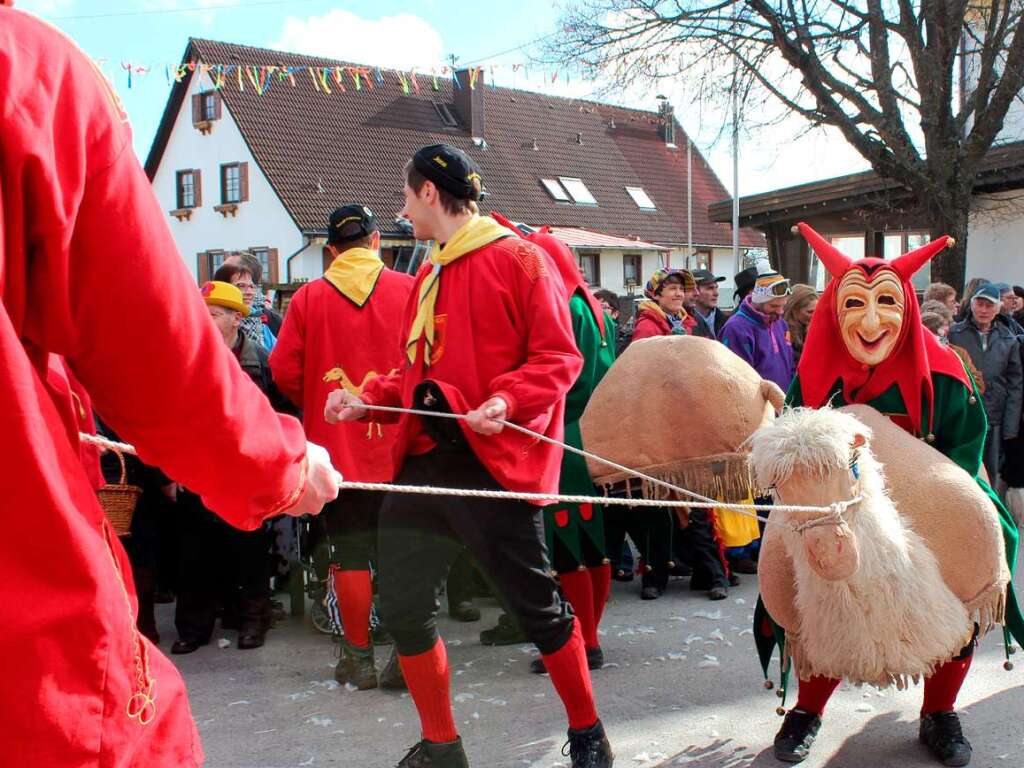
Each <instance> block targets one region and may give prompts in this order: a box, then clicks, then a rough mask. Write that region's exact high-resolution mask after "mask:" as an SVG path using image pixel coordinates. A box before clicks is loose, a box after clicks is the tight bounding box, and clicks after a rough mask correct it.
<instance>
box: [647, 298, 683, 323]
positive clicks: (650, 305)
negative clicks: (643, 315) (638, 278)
mask: <svg viewBox="0 0 1024 768" xmlns="http://www.w3.org/2000/svg"><path fill="white" fill-rule="evenodd" d="M636 309H637V312H639V311H640V310H641V309H649V310H650V311H651V312H653V313H654V314H656V315H657V316H658V317H660V318H662V319H663V320H667V321H668V323H669V325H671V324H672V321H671V320H669V315H668V313H667V312H666V311H665V310H664V309H662V308H661V305H660V304H659V303H658V302H656V301H654V300H653V299H644V300H643V301H639V302H637V305H636ZM676 317H677V318H679V322H682V321H683V320H685V319H686V318H687V317H689V315H688V314H687V313H686V310H685V309H680V310H679V314H678V315H676Z"/></svg>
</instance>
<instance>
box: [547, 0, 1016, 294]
mask: <svg viewBox="0 0 1024 768" xmlns="http://www.w3.org/2000/svg"><path fill="white" fill-rule="evenodd" d="M1021 9H1022V2H1021V0H668V1H660V0H583V1H582V2H579V3H578V4H577V5H574V6H570V7H569V8H568V9H567V10H565V11H564V15H563V19H562V20H561V30H562V31H561V34H559V35H558V36H557V37H556V38H555V39H554V42H552V43H550V44H549V50H548V55H549V57H550V58H552V59H555V60H558V61H562V62H570V61H571V62H572V63H573V64H577V65H579V64H582V66H583V67H585V68H586V69H588V70H589V71H590V74H591V75H596V76H600V77H603V78H605V80H606V81H608V82H611V83H612V84H613V85H614V86H615V87H617V88H626V87H629V86H631V85H636V84H638V83H641V82H643V83H647V84H650V83H652V82H656V81H658V80H661V79H666V78H673V79H676V80H678V79H679V78H680V77H683V78H684V79H685V81H686V82H687V83H689V84H690V85H691V86H692V88H693V89H694V91H695V92H697V93H699V94H700V96H701V98H702V99H703V98H711V99H715V98H718V99H725V98H728V97H729V95H730V94H731V91H732V89H733V88H740V89H741V92H742V94H743V96H744V99H745V102H746V109H745V111H746V113H747V114H751V113H755V114H762V113H764V111H765V110H764V109H762V107H767V106H768V104H769V103H774V105H776V106H778V107H781V109H782V112H783V113H784V114H787V115H789V114H796V115H799V116H801V117H803V118H805V119H806V120H807V121H808V125H810V126H832V127H834V128H836V129H837V130H839V131H840V132H841V133H842V135H843V136H844V137H845V139H846V141H847V142H849V143H850V144H851V145H852V146H853V147H854V148H855V149H856V150H857V151H858V152H859V153H860V154H861V155H862V156H863V157H864V158H865V159H866V160H867V161H868V162H869V163H870V164H871V166H872V168H874V169H875V171H876V172H878V173H879V174H880V175H881V176H884V177H886V178H890V179H893V180H895V181H897V182H899V183H900V184H902V185H903V186H904V187H906V188H907V190H909V191H910V193H911V194H912V195H913V197H914V198H915V199H916V200H917V201H919V203H920V205H921V208H922V211H923V213H924V216H925V219H926V221H927V222H928V226H929V228H930V230H931V235H932V237H937V236H939V235H941V234H951V235H953V236H954V237H955V238H956V240H957V246H956V248H955V249H953V250H952V251H947V252H946V253H945V254H944V255H943V256H942V257H940V258H939V259H938V261H937V263H936V264H935V265H934V267H933V273H934V274H935V276H936V279H940V280H943V281H945V282H949V283H952V284H954V285H961V286H962V285H963V280H964V270H965V254H966V246H967V221H968V212H969V210H970V204H971V191H972V188H973V183H974V180H975V178H976V177H977V175H978V169H979V163H980V162H981V161H982V159H983V158H984V156H985V154H986V152H987V151H988V150H989V148H990V147H991V146H992V144H993V142H994V141H995V139H996V137H997V136H998V135H999V133H1000V131H1001V130H1002V128H1003V123H1004V120H1005V119H1006V115H1007V112H1008V110H1009V108H1010V105H1011V104H1012V102H1013V101H1014V99H1016V98H1019V97H1020V92H1021V88H1022V86H1024V26H1022V25H1020V24H1019V21H1020V15H1021ZM734 71H735V73H736V77H734V75H733V73H734ZM734 83H735V85H734ZM752 106H753V107H754V109H751V107H752Z"/></svg>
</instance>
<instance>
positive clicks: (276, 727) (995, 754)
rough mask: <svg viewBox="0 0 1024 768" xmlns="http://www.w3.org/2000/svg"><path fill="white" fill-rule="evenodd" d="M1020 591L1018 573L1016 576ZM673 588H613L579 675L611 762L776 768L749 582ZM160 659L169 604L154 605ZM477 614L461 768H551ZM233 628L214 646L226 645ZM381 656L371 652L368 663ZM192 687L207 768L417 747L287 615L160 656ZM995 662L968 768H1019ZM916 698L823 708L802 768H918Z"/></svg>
mask: <svg viewBox="0 0 1024 768" xmlns="http://www.w3.org/2000/svg"><path fill="white" fill-rule="evenodd" d="M1018 581H1020V579H1018ZM685 584H686V582H685V581H673V582H672V583H671V584H670V586H669V591H668V592H667V593H666V594H665V596H664V597H662V598H661V599H660V600H658V601H657V602H653V603H648V602H642V601H641V600H640V599H639V586H638V585H637V584H636V583H635V582H634V583H633V584H628V585H625V584H615V585H614V589H613V592H612V600H611V602H610V604H609V606H608V611H607V614H606V616H605V620H604V637H603V640H602V644H603V646H604V650H605V657H606V659H607V661H608V664H607V666H606V668H605V669H603V670H601V671H598V672H596V673H594V685H595V688H596V691H597V696H598V705H599V708H600V711H601V715H602V718H603V719H604V721H605V723H606V724H607V726H608V730H609V733H610V736H611V740H612V744H613V745H614V748H615V751H616V766H617V768H655V767H656V766H657V767H665V768H667V767H668V766H688V768H747V767H748V766H778V765H780V764H779V763H777V762H776V761H775V760H774V758H773V757H772V756H771V750H770V746H771V741H772V736H773V735H774V733H775V731H776V729H777V728H778V726H779V723H780V718H779V717H777V716H776V714H775V707H776V706H777V705H778V700H777V698H776V696H775V692H774V691H766V690H765V689H764V688H763V687H762V682H761V675H760V670H759V668H758V665H757V661H756V657H755V654H754V650H753V641H752V637H751V633H750V629H749V627H750V623H751V622H750V616H751V613H752V611H753V606H754V601H755V596H756V586H755V584H754V581H753V577H746V583H745V584H744V585H743V586H741V587H739V588H736V589H734V590H733V591H732V594H731V595H730V598H729V599H728V600H727V601H724V602H719V603H711V602H709V601H708V600H707V599H705V598H704V597H703V596H702V595H701V594H699V593H696V594H695V593H691V592H689V591H688V590H687V589H686V588H685ZM158 607H159V608H160V612H159V617H158V618H159V622H160V631H161V634H162V636H163V638H164V641H163V643H162V647H163V648H164V649H165V650H166V649H167V648H168V647H169V646H170V642H171V641H172V640H173V639H174V637H175V635H174V629H173V625H172V621H171V619H172V609H173V606H158ZM496 616H497V608H496V607H495V605H494V604H493V603H491V602H485V603H484V620H483V621H482V622H479V623H476V624H456V623H453V622H451V621H449V620H448V618H447V616H444V618H443V619H442V623H441V631H442V633H443V636H444V638H445V640H446V641H447V643H448V653H449V659H450V662H451V666H452V673H453V676H452V695H453V697H454V700H455V704H454V706H455V713H456V722H457V723H458V724H459V727H460V729H461V732H462V736H463V739H464V740H465V742H466V749H467V752H468V754H469V756H470V760H471V763H472V765H473V766H474V767H475V768H481V767H483V766H487V768H557V767H558V766H568V759H567V758H564V757H562V755H561V748H562V744H563V742H564V740H565V731H564V712H563V710H562V707H561V704H560V702H559V701H558V698H557V697H556V696H555V694H554V690H553V689H552V687H551V684H550V682H549V681H548V679H547V678H546V677H543V678H539V677H536V676H534V675H531V674H530V673H529V672H528V670H527V665H528V662H529V660H530V659H531V658H532V653H533V651H532V648H530V647H525V646H524V647H520V646H510V647H504V648H485V647H483V646H481V645H480V644H479V641H478V639H477V633H478V632H479V630H480V629H481V628H482V627H489V626H492V625H493V624H494V620H495V618H496ZM234 635H235V633H234V632H224V633H221V632H220V631H219V630H218V632H217V633H215V638H221V637H226V638H228V639H231V640H233V639H234ZM388 650H389V649H388V648H383V649H381V648H378V654H379V656H378V664H383V661H384V658H385V655H386V653H387V652H388ZM172 658H174V659H175V660H176V661H177V662H178V664H179V665H180V667H181V669H182V671H183V672H184V675H185V678H186V680H187V682H188V686H189V690H190V693H191V701H192V708H193V713H194V715H195V718H196V721H197V722H198V723H199V728H200V731H201V732H202V736H203V741H204V744H205V748H206V754H207V758H208V763H207V765H208V766H210V768H293V767H294V766H313V767H314V768H319V767H320V766H345V767H346V768H363V767H364V766H365V767H366V768H390V767H392V766H394V765H395V764H396V763H397V762H398V760H399V759H401V757H402V756H403V755H404V754H405V752H406V750H407V749H408V748H409V747H410V746H411V745H412V744H413V743H415V742H416V740H417V739H418V737H419V731H418V728H417V725H416V723H417V720H416V713H415V710H414V708H413V705H412V701H411V700H410V699H409V698H408V695H401V694H394V693H385V692H382V691H370V692H355V691H348V690H344V689H339V688H338V686H337V684H336V683H335V682H334V679H333V675H332V667H333V665H334V656H333V648H332V644H331V643H330V641H329V640H328V638H326V637H325V636H323V635H319V634H317V633H315V632H314V630H313V629H312V627H311V626H310V625H309V624H308V619H307V622H303V621H302V620H301V619H293V620H290V621H289V622H288V623H285V624H283V625H280V626H279V627H278V628H277V629H275V630H274V631H273V632H271V633H270V635H269V636H268V642H267V645H266V646H265V647H263V648H261V649H258V650H255V651H238V650H236V649H235V648H234V646H233V645H232V647H231V648H228V649H221V648H219V647H218V645H217V643H216V642H214V643H211V645H209V646H207V647H204V648H201V649H200V650H199V651H198V652H196V653H195V654H192V655H191V656H184V657H180V656H178V657H172ZM1014 658H1015V660H1016V661H1017V662H1018V668H1017V669H1016V670H1014V671H1013V672H1009V673H1008V672H1005V671H1004V670H1003V668H1002V662H1003V658H1002V650H1001V644H1000V643H999V642H998V641H997V636H996V635H995V634H993V635H991V636H990V637H988V638H987V639H986V640H985V642H984V643H983V645H982V647H981V649H980V650H979V653H978V655H977V658H976V659H975V663H974V668H973V671H972V674H971V676H970V677H969V678H968V682H967V685H966V687H965V689H964V691H963V693H962V695H961V700H960V705H961V711H962V713H963V715H964V723H965V731H966V733H967V735H968V737H969V738H970V739H971V741H972V743H973V745H974V750H975V752H974V760H973V762H972V766H974V767H975V768H1019V767H1020V766H1024V729H1022V727H1021V724H1022V713H1024V687H1022V684H1024V654H1020V653H1018V654H1017V655H1016V656H1015V657H1014ZM919 705H920V689H919V688H918V689H913V690H911V691H909V692H902V693H896V692H894V691H885V692H878V691H875V690H874V689H867V688H864V689H858V688H853V687H850V686H844V687H843V690H842V691H841V692H840V693H837V695H836V697H835V698H834V699H833V702H832V704H831V706H830V709H829V711H828V716H827V718H826V721H825V725H824V726H823V729H822V732H821V735H820V736H819V740H818V743H817V744H816V745H815V750H814V754H813V756H812V757H811V758H810V759H808V760H807V761H806V762H805V763H804V765H805V766H808V768H817V767H819V766H828V768H876V767H882V766H899V767H900V768H918V767H920V768H926V767H928V766H933V765H935V764H934V763H932V762H931V761H930V760H929V759H928V756H927V754H926V753H925V752H924V750H923V748H922V747H921V746H920V745H919V744H918V742H917V708H918V707H919Z"/></svg>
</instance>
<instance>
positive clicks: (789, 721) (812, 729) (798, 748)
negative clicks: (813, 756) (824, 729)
mask: <svg viewBox="0 0 1024 768" xmlns="http://www.w3.org/2000/svg"><path fill="white" fill-rule="evenodd" d="M819 728H821V717H820V716H818V715H814V714H811V713H810V712H804V711H803V710H802V709H791V710H789V712H787V713H786V719H785V720H783V721H782V727H781V728H780V729H779V732H778V733H777V734H775V758H776V759H777V760H781V761H782V762H784V763H800V762H803V760H804V758H806V757H807V755H808V753H809V752H810V751H811V745H812V744H813V743H814V739H815V737H816V736H817V735H818V729H819Z"/></svg>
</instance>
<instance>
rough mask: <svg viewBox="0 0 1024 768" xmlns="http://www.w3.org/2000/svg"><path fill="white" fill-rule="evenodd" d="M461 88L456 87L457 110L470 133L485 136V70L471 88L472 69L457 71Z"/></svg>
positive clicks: (477, 136)
mask: <svg viewBox="0 0 1024 768" xmlns="http://www.w3.org/2000/svg"><path fill="white" fill-rule="evenodd" d="M455 77H457V78H458V80H459V85H460V86H462V87H461V88H456V89H455V110H456V111H457V112H458V113H459V117H460V118H461V119H462V122H463V123H464V124H465V126H466V127H467V128H468V129H469V135H470V136H472V137H473V138H475V139H482V138H484V83H483V71H481V72H480V74H479V76H478V77H477V78H476V80H475V86H476V87H475V88H470V87H469V83H470V70H468V69H459V70H457V71H456V72H455Z"/></svg>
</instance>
